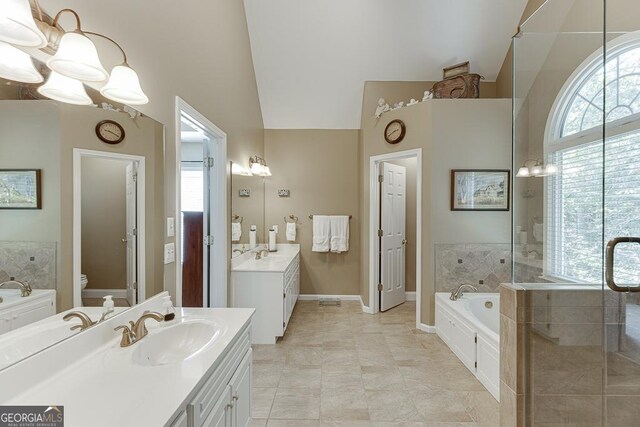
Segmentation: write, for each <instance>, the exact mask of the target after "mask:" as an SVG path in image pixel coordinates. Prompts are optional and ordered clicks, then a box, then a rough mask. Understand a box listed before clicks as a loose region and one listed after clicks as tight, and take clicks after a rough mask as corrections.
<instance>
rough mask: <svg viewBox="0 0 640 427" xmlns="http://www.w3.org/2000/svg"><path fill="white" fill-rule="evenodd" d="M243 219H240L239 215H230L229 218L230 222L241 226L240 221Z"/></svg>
mask: <svg viewBox="0 0 640 427" xmlns="http://www.w3.org/2000/svg"><path fill="white" fill-rule="evenodd" d="M243 219H244V217H241V216H240V215H232V216H231V222H239V223H240V224H242V220H243Z"/></svg>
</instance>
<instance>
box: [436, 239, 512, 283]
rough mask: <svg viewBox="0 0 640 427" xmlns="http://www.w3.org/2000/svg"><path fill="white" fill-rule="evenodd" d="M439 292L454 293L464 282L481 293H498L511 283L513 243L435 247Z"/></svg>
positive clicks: (462, 244) (460, 244)
mask: <svg viewBox="0 0 640 427" xmlns="http://www.w3.org/2000/svg"><path fill="white" fill-rule="evenodd" d="M435 263H436V265H435V285H436V292H451V291H453V290H455V289H456V288H457V287H458V286H460V285H461V284H463V283H466V284H469V285H473V286H475V287H477V288H478V292H497V291H498V287H499V286H500V283H504V282H511V244H509V243H504V244H502V243H457V244H448V243H447V244H436V245H435Z"/></svg>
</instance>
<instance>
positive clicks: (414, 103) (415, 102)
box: [407, 98, 418, 107]
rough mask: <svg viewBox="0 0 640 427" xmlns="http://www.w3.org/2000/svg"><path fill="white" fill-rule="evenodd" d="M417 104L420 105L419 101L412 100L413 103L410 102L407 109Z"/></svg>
mask: <svg viewBox="0 0 640 427" xmlns="http://www.w3.org/2000/svg"><path fill="white" fill-rule="evenodd" d="M417 103H418V100H416V99H413V98H411V101H409V103H408V104H407V107H410V106H412V105H416V104H417Z"/></svg>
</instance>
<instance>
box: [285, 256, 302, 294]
mask: <svg viewBox="0 0 640 427" xmlns="http://www.w3.org/2000/svg"><path fill="white" fill-rule="evenodd" d="M299 268H300V255H299V254H298V255H296V257H295V258H294V259H293V261H291V264H289V266H288V267H287V269H286V270H285V272H284V283H285V288H286V287H287V285H288V284H289V282H290V281H291V280H293V279H294V278H295V276H296V272H297V270H298V269H299Z"/></svg>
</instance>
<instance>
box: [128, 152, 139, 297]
mask: <svg viewBox="0 0 640 427" xmlns="http://www.w3.org/2000/svg"><path fill="white" fill-rule="evenodd" d="M137 179H138V164H137V163H135V162H131V163H129V164H128V165H127V179H126V191H127V198H126V209H127V215H126V218H127V221H126V222H127V235H126V237H125V242H126V243H127V301H128V302H129V305H130V306H131V307H133V306H134V305H135V304H136V303H137V298H136V297H137V295H136V289H137V287H138V283H137V281H138V253H137V251H138V237H137V234H138V232H137V230H136V228H137V216H138V209H137V204H136V203H137V199H138V192H137V184H136V182H137Z"/></svg>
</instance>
